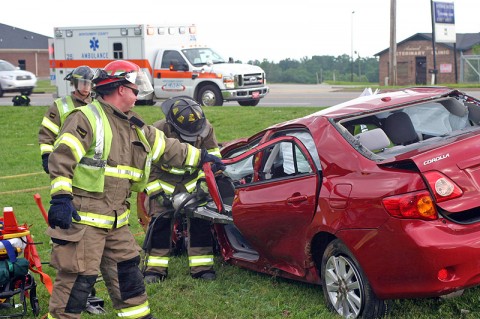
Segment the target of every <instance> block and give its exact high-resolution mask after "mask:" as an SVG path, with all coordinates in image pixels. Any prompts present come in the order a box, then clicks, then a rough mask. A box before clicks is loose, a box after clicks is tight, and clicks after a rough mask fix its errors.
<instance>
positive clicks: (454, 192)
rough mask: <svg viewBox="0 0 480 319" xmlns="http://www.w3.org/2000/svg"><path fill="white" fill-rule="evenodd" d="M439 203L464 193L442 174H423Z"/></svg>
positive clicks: (433, 172)
mask: <svg viewBox="0 0 480 319" xmlns="http://www.w3.org/2000/svg"><path fill="white" fill-rule="evenodd" d="M423 175H424V176H425V178H426V179H427V182H428V184H429V185H430V189H431V190H432V192H433V195H434V196H435V199H436V201H437V203H439V202H443V201H446V200H449V199H452V198H457V197H460V196H462V194H463V191H462V190H461V189H460V187H458V186H457V185H456V184H455V183H454V182H453V181H452V180H451V179H450V178H448V177H446V176H445V175H443V174H442V173H440V172H437V171H429V172H425V173H424V174H423Z"/></svg>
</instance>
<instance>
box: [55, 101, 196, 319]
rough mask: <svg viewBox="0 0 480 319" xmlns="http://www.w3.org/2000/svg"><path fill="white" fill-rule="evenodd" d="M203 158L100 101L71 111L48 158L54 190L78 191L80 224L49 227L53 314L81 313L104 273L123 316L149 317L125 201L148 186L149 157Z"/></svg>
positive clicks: (174, 161) (187, 161) (192, 161)
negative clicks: (52, 269) (99, 273)
mask: <svg viewBox="0 0 480 319" xmlns="http://www.w3.org/2000/svg"><path fill="white" fill-rule="evenodd" d="M199 161H200V150H198V149H196V148H195V147H193V146H191V145H188V144H182V143H180V142H179V141H178V140H176V139H171V138H166V137H165V135H164V133H163V132H161V131H159V130H158V129H156V128H154V127H153V126H149V125H145V124H144V123H143V122H142V121H141V120H140V118H139V117H138V115H137V114H135V113H134V112H132V111H130V112H128V113H123V112H121V111H119V110H118V109H117V108H115V107H114V106H112V105H109V104H106V103H105V101H104V100H103V99H102V98H98V100H95V101H94V102H92V103H91V104H88V105H86V106H83V107H79V108H76V109H75V110H74V111H72V112H71V113H70V115H69V116H68V117H67V118H66V120H65V123H64V125H63V127H62V128H61V130H60V134H59V136H58V139H57V141H56V142H55V147H54V150H53V152H52V153H51V154H50V157H49V168H50V178H51V195H52V196H55V195H61V194H67V195H73V205H74V207H75V209H76V210H77V212H78V214H79V215H80V217H81V221H79V222H76V221H73V223H72V225H71V226H70V228H69V229H60V228H59V227H56V228H55V229H52V228H50V227H49V228H48V230H47V234H48V235H50V237H52V241H53V243H54V245H53V249H52V257H51V262H50V263H51V265H52V266H53V267H54V268H55V269H56V270H57V276H56V281H55V286H54V289H53V293H52V296H51V298H50V303H49V314H48V318H56V319H63V318H69V319H70V318H80V313H81V311H82V310H83V309H84V307H85V305H86V301H87V298H88V294H89V293H90V291H91V288H92V287H93V285H94V283H95V280H96V278H97V276H98V272H99V270H101V272H102V276H103V279H104V280H105V284H106V286H107V287H108V292H109V295H110V297H111V300H112V303H113V307H114V308H115V310H116V311H117V312H118V316H120V317H122V318H131V319H136V318H144V317H146V316H149V314H150V308H149V305H148V300H147V295H146V292H145V286H144V283H143V276H142V274H141V272H140V269H139V267H138V266H139V264H140V255H139V251H140V247H139V246H138V244H137V243H136V240H135V238H134V237H133V235H132V233H131V232H130V230H129V227H125V226H127V225H128V219H129V214H130V209H129V206H130V204H129V202H128V198H129V197H130V195H131V192H132V191H138V190H143V188H144V186H145V182H146V181H147V178H148V172H149V169H150V164H151V162H153V163H157V162H158V163H164V164H168V165H173V166H179V167H182V166H185V165H186V166H197V165H198V164H199Z"/></svg>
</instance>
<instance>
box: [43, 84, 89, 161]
mask: <svg viewBox="0 0 480 319" xmlns="http://www.w3.org/2000/svg"><path fill="white" fill-rule="evenodd" d="M90 102H92V99H91V98H90V97H89V98H87V99H85V100H81V99H79V98H78V97H76V96H75V95H74V94H73V93H72V94H71V95H68V96H64V97H62V98H58V99H56V100H55V101H54V102H53V104H52V105H51V106H50V107H49V108H48V110H47V112H45V115H44V116H43V119H42V125H41V126H40V131H39V132H38V143H39V144H40V154H41V155H43V154H47V153H51V152H52V151H53V144H54V143H55V140H56V139H57V136H58V133H59V132H60V128H61V126H62V123H63V122H64V121H65V118H66V117H67V115H68V113H70V111H72V110H73V109H74V108H77V107H79V106H83V105H85V104H88V103H90Z"/></svg>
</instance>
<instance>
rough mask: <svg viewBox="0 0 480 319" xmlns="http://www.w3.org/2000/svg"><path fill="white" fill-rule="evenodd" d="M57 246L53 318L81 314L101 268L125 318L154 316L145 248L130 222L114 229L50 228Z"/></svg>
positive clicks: (69, 318)
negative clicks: (146, 283) (142, 262)
mask: <svg viewBox="0 0 480 319" xmlns="http://www.w3.org/2000/svg"><path fill="white" fill-rule="evenodd" d="M47 233H49V235H50V236H51V237H52V241H53V243H54V244H53V250H52V257H51V261H50V264H51V265H52V266H53V267H54V268H55V269H56V270H57V274H56V278H55V283H54V287H53V292H52V296H51V297H50V302H49V309H48V310H49V314H48V318H49V319H50V318H52V319H53V318H55V319H75V318H80V314H81V312H82V311H83V310H84V309H85V306H86V302H87V298H88V295H89V293H90V292H91V291H92V287H93V285H94V284H95V280H96V278H97V276H98V274H99V271H101V273H102V276H103V279H104V280H105V286H106V287H107V289H108V294H109V296H110V298H111V300H112V303H113V307H114V308H115V310H116V311H117V312H118V315H119V316H121V317H122V318H130V319H137V318H144V317H147V316H149V315H150V309H149V306H148V301H147V294H146V291H145V286H144V283H143V276H142V273H141V271H140V269H139V267H138V266H139V263H140V255H139V251H140V247H139V246H138V244H137V243H136V241H135V238H134V237H133V235H132V233H131V232H130V229H129V227H128V226H124V227H121V228H114V229H111V230H106V229H101V228H96V227H92V226H87V225H82V224H77V223H72V225H71V226H70V228H69V229H67V230H60V229H58V227H57V228H56V229H55V230H52V229H51V228H49V232H47Z"/></svg>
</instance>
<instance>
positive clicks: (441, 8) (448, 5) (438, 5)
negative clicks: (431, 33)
mask: <svg viewBox="0 0 480 319" xmlns="http://www.w3.org/2000/svg"><path fill="white" fill-rule="evenodd" d="M433 12H434V21H435V42H440V43H455V42H456V41H457V39H456V38H457V35H456V33H455V11H454V5H453V2H437V1H434V2H433Z"/></svg>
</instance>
